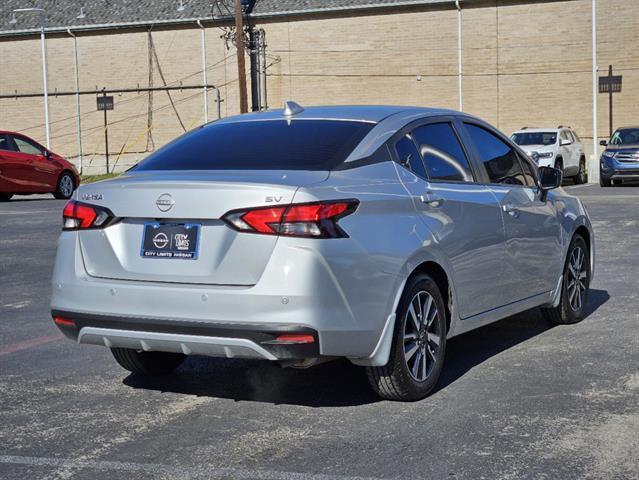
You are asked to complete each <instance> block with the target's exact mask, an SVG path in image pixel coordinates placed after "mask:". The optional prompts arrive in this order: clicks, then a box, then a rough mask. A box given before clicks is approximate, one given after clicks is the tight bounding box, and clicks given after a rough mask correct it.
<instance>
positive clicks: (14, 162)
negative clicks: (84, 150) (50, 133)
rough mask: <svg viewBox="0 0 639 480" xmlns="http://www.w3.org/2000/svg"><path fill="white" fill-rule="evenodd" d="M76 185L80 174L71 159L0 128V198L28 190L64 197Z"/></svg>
mask: <svg viewBox="0 0 639 480" xmlns="http://www.w3.org/2000/svg"><path fill="white" fill-rule="evenodd" d="M78 185H80V175H78V171H77V170H76V169H75V167H74V166H73V164H72V163H71V162H68V161H67V160H65V159H64V158H62V157H61V156H60V155H56V154H55V153H53V152H52V151H50V150H47V149H46V148H44V147H43V146H42V145H40V144H39V143H38V142H35V141H33V140H32V139H30V138H29V137H26V136H24V135H22V134H20V133H15V132H7V131H3V130H0V201H7V200H9V199H10V198H11V197H12V196H13V195H15V194H17V195H29V194H31V193H53V196H54V197H55V198H64V199H66V198H70V197H71V195H72V194H73V191H74V190H75V189H76V188H77V187H78Z"/></svg>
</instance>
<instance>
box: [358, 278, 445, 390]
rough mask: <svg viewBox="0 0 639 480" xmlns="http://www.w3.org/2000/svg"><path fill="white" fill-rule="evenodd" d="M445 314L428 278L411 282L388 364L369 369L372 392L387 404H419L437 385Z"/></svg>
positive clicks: (441, 357)
mask: <svg viewBox="0 0 639 480" xmlns="http://www.w3.org/2000/svg"><path fill="white" fill-rule="evenodd" d="M446 333H447V332H446V310H445V308H444V300H443V298H442V295H441V292H440V291H439V287H438V286H437V284H436V283H435V281H434V280H433V279H432V278H431V277H429V276H428V275H424V274H419V275H415V276H414V277H412V278H411V279H409V281H408V283H407V285H406V288H405V289H404V293H403V294H402V298H401V300H400V302H399V306H398V308H397V316H396V320H395V330H394V336H393V344H392V346H391V352H390V357H389V360H388V363H387V364H386V365H385V366H383V367H367V368H366V373H367V376H368V381H369V382H370V384H371V387H372V388H373V390H374V391H375V392H376V393H377V394H378V395H379V396H380V397H382V398H385V399H388V400H401V401H410V400H420V399H422V398H424V397H426V396H427V395H428V394H429V393H430V392H431V391H432V390H433V389H434V388H435V385H436V384H437V380H438V379H439V375H440V373H441V371H442V367H443V365H444V355H445V353H446Z"/></svg>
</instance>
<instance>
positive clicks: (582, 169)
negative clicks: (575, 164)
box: [575, 158, 588, 185]
mask: <svg viewBox="0 0 639 480" xmlns="http://www.w3.org/2000/svg"><path fill="white" fill-rule="evenodd" d="M587 181H588V176H587V174H586V159H585V158H582V159H581V160H579V171H578V172H577V175H575V185H582V184H584V183H586V182H587Z"/></svg>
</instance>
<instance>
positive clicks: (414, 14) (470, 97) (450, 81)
mask: <svg viewBox="0 0 639 480" xmlns="http://www.w3.org/2000/svg"><path fill="white" fill-rule="evenodd" d="M598 3H599V11H598V32H597V33H598V44H597V50H598V55H599V62H598V63H599V66H600V73H602V74H605V73H606V70H607V65H608V64H609V63H610V64H613V65H614V67H615V72H616V73H619V74H622V75H624V84H623V92H622V93H621V94H617V95H615V105H616V108H615V124H616V125H615V126H619V125H622V124H632V123H639V120H638V119H636V113H635V112H636V101H635V99H636V97H637V93H639V36H638V33H637V32H639V9H637V8H636V5H635V3H636V0H606V1H605V2H601V1H600V2H598ZM258 27H260V28H264V30H265V31H266V40H267V44H268V48H267V53H268V59H269V63H271V66H270V67H269V75H268V101H269V105H270V107H271V108H274V107H279V106H280V105H281V104H282V103H283V102H284V101H285V100H289V99H292V100H295V101H297V102H299V103H301V104H302V105H318V104H364V103H370V104H405V105H422V106H436V107H445V108H453V109H456V108H458V105H459V98H458V91H457V61H458V57H457V55H458V52H457V10H456V9H455V8H451V6H443V7H442V6H437V7H414V8H402V9H399V8H398V9H392V10H384V11H377V12H375V13H371V12H368V13H361V12H360V13H357V14H354V13H347V12H342V13H339V14H334V15H329V14H325V15H315V16H304V17H299V16H298V17H283V18H278V19H272V20H268V21H262V22H259V23H258ZM591 28H592V24H591V0H558V1H544V2H532V1H530V2H525V1H510V0H485V1H482V2H473V3H471V4H469V5H468V6H465V7H463V9H462V43H463V49H462V64H463V103H464V110H465V111H467V112H469V113H472V114H475V115H478V116H480V117H482V118H484V119H486V120H487V121H489V122H491V123H493V124H494V125H496V126H497V127H498V128H500V129H502V130H503V131H504V132H506V133H510V132H512V131H513V130H515V129H518V128H520V127H522V126H524V125H529V126H557V125H558V124H567V125H571V126H572V127H574V128H575V129H576V131H577V132H578V133H579V134H580V135H581V136H582V138H583V139H584V140H586V147H587V150H588V152H590V151H591V150H592V147H591V145H592V140H589V139H591V138H592V135H593V132H592V73H591V68H592V64H591V57H592V51H591ZM151 35H152V38H153V42H154V45H155V49H156V52H157V56H158V61H159V64H160V66H161V68H162V72H163V74H164V77H165V80H166V82H167V83H168V84H173V85H178V84H179V82H180V81H182V82H183V84H184V85H187V84H201V82H202V74H201V72H200V71H201V69H202V66H201V56H200V55H201V53H200V29H199V28H198V27H197V25H195V24H193V25H188V26H179V27H162V28H154V29H152V31H151ZM78 47H79V60H80V84H81V88H82V89H94V88H95V87H96V86H97V87H98V88H102V87H107V88H115V89H117V88H131V87H135V86H136V85H138V84H139V85H140V86H148V85H149V33H148V31H147V30H143V29H138V30H133V29H129V30H126V29H123V30H114V31H100V32H84V33H79V34H78ZM206 47H207V64H208V65H209V70H208V80H209V83H211V84H215V85H219V86H220V92H221V97H222V104H221V113H222V116H227V115H233V114H236V113H237V112H238V111H239V98H238V88H237V64H236V55H235V49H234V47H233V46H231V47H230V49H227V45H226V44H225V42H224V41H223V39H222V38H221V31H220V29H219V28H218V26H214V25H212V24H207V28H206ZM47 49H48V66H49V85H50V92H51V94H52V96H51V99H50V107H51V120H52V122H53V123H52V126H51V129H52V137H53V149H54V150H56V151H58V152H60V153H62V154H64V155H67V156H70V157H74V156H76V155H77V140H76V127H75V118H74V115H75V98H74V97H55V89H58V91H62V90H74V88H75V78H74V66H73V42H72V39H71V37H69V36H68V35H66V34H65V35H60V34H57V35H49V36H48V38H47ZM0 58H2V59H3V62H2V67H1V68H0V93H2V94H10V93H13V92H14V91H15V90H17V91H19V92H41V91H42V84H41V82H42V79H41V71H40V53H39V39H38V38H36V37H28V38H25V37H21V38H18V37H15V38H7V37H5V38H1V39H0ZM246 63H247V68H248V63H249V62H248V58H247V62H246ZM153 85H155V86H160V85H162V80H161V78H160V75H159V72H158V68H157V65H154V67H153ZM249 92H250V89H249ZM171 95H172V98H173V101H174V103H175V108H176V109H177V111H178V113H179V115H180V118H181V119H182V122H183V124H184V126H185V128H186V129H189V128H193V127H194V126H196V125H199V124H200V123H201V122H202V121H203V99H202V92H201V91H194V90H184V91H181V92H180V91H177V92H172V93H171ZM214 100H215V95H214V94H213V93H212V92H210V93H209V95H208V101H209V118H210V119H213V118H215V117H216V112H217V106H216V104H215V102H214ZM249 103H250V102H249ZM598 107H599V117H598V120H599V131H598V132H597V136H598V137H599V138H603V137H606V136H607V133H608V110H607V108H608V98H607V95H599V96H598ZM152 109H153V110H154V112H153V118H152V123H153V127H152V130H151V136H152V140H153V142H152V143H151V142H148V141H147V140H149V139H148V135H147V134H146V130H147V128H148V127H147V122H148V110H149V94H147V93H141V94H137V93H123V94H121V95H118V94H116V95H115V110H114V111H112V112H109V122H111V123H112V124H111V125H110V127H109V143H110V151H111V153H112V155H114V156H115V155H119V154H120V152H122V154H121V155H120V159H121V160H120V161H124V159H129V161H131V162H134V161H136V159H138V158H140V157H143V156H144V155H145V154H146V153H145V151H146V150H147V146H148V147H149V149H151V148H157V147H159V146H161V145H163V144H165V143H167V142H168V141H170V140H171V139H173V138H175V137H176V136H178V135H180V134H181V133H182V132H183V129H182V127H181V126H180V123H179V121H178V119H177V115H176V114H175V112H174V111H173V108H172V107H171V106H170V103H169V99H168V96H167V94H166V93H165V92H156V93H154V94H153V105H152ZM95 110H96V106H95V98H94V97H93V96H90V95H89V96H83V97H82V111H83V116H82V127H83V147H84V151H85V154H86V155H87V157H89V158H93V160H92V161H97V162H99V159H100V158H102V157H101V155H102V154H103V153H104V140H103V136H104V135H103V133H104V132H103V127H102V122H103V117H102V113H101V112H96V111H95ZM42 124H43V107H42V100H41V99H38V98H36V99H18V100H16V99H4V100H0V128H7V129H13V130H23V131H25V133H27V134H29V135H32V136H33V137H34V138H36V139H37V140H39V141H44V128H43V127H42ZM147 144H148V145H147Z"/></svg>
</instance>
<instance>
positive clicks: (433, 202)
mask: <svg viewBox="0 0 639 480" xmlns="http://www.w3.org/2000/svg"><path fill="white" fill-rule="evenodd" d="M432 194H433V192H426V194H425V195H421V196H420V197H419V198H420V199H421V201H422V203H423V204H426V205H430V206H431V207H439V206H441V204H442V203H444V199H443V198H441V197H433V196H431V195H432Z"/></svg>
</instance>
